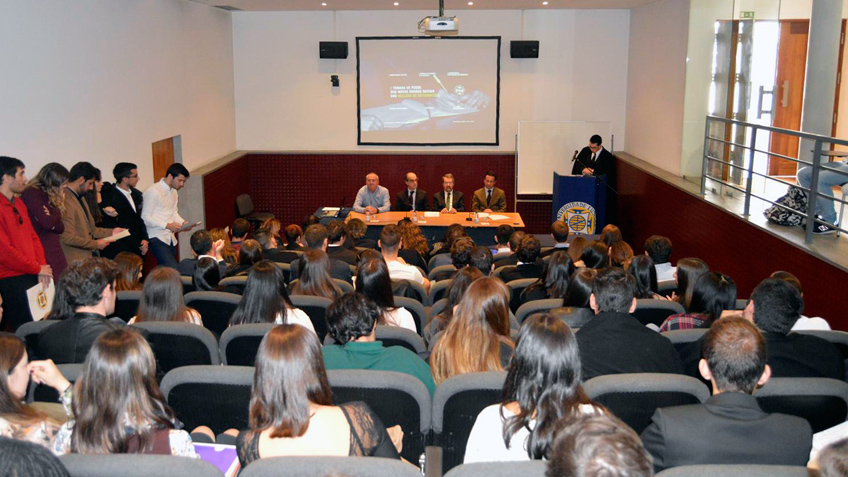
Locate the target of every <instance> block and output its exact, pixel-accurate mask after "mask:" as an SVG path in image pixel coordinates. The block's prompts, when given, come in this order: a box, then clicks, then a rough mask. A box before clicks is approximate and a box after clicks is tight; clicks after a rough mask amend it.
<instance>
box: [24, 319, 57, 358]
mask: <svg viewBox="0 0 848 477" xmlns="http://www.w3.org/2000/svg"><path fill="white" fill-rule="evenodd" d="M56 323H59V320H41V321H28V322H26V323H24V324H22V325H21V326H19V327H18V329H17V330H15V335H17V336H18V337H19V338H21V339H22V340H24V341H25V342H26V345H27V349H28V350H29V353H30V355H31V356H32V355H33V353H35V351H36V350H37V349H38V335H39V333H41V332H42V331H43V330H45V329H47V328H49V327H51V326H53V325H55V324H56Z"/></svg>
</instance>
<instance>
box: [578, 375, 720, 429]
mask: <svg viewBox="0 0 848 477" xmlns="http://www.w3.org/2000/svg"><path fill="white" fill-rule="evenodd" d="M583 388H584V389H585V390H586V394H588V395H589V397H590V398H591V399H592V400H593V401H595V402H597V403H599V404H603V405H604V406H606V407H607V408H609V410H610V411H612V413H613V414H615V416H616V417H618V418H619V419H621V420H622V421H624V422H625V423H626V424H627V425H628V426H630V427H631V428H633V430H634V431H636V433H637V434H641V433H642V431H643V430H645V428H646V427H648V424H650V423H651V417H652V416H653V415H654V411H656V410H657V408H661V407H669V406H680V405H684V404H699V403H703V402H704V401H706V400H707V399H709V397H710V390H709V388H707V386H706V385H705V384H704V383H702V382H701V381H699V380H697V379H695V378H692V377H689V376H683V375H680V374H663V373H633V374H610V375H606V376H598V377H595V378H592V379H590V380H588V381H586V383H584V386H583Z"/></svg>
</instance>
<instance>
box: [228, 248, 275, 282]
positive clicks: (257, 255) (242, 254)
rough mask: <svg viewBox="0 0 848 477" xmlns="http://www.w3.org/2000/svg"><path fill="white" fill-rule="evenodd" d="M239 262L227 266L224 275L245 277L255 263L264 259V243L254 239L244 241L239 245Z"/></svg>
mask: <svg viewBox="0 0 848 477" xmlns="http://www.w3.org/2000/svg"><path fill="white" fill-rule="evenodd" d="M238 254H239V258H238V263H237V264H234V265H230V266H229V267H227V271H226V273H224V277H243V276H246V275H247V274H248V273H249V272H250V269H251V268H252V267H253V265H254V264H256V263H259V262H260V261H262V260H264V258H265V257H263V255H262V245H259V242H257V241H256V240H253V239H247V240H245V241H244V242H242V244H241V247H239V252H238Z"/></svg>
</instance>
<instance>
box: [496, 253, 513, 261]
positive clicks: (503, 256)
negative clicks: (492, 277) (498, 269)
mask: <svg viewBox="0 0 848 477" xmlns="http://www.w3.org/2000/svg"><path fill="white" fill-rule="evenodd" d="M510 255H512V252H501V253H496V254H494V255H492V263H495V262H497V261H498V260H502V259H504V258H509V256H510Z"/></svg>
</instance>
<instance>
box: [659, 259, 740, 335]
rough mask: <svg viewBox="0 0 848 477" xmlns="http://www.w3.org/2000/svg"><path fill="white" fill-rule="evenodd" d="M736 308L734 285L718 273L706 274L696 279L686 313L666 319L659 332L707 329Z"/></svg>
mask: <svg viewBox="0 0 848 477" xmlns="http://www.w3.org/2000/svg"><path fill="white" fill-rule="evenodd" d="M735 307H736V283H735V282H734V281H733V279H732V278H730V277H729V276H727V275H725V274H723V273H719V272H707V273H705V274H703V275H701V277H700V278H698V281H697V282H695V287H694V288H693V289H692V299H691V301H690V302H689V308H688V311H687V312H686V313H681V314H677V315H672V316H669V317H668V318H666V320H665V321H664V322H663V324H662V325H661V326H660V331H661V332H663V331H670V330H690V329H693V328H709V327H710V326H712V324H713V322H714V321H715V320H717V319H719V318H721V314H722V313H724V312H725V311H726V310H733V309H735Z"/></svg>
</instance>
